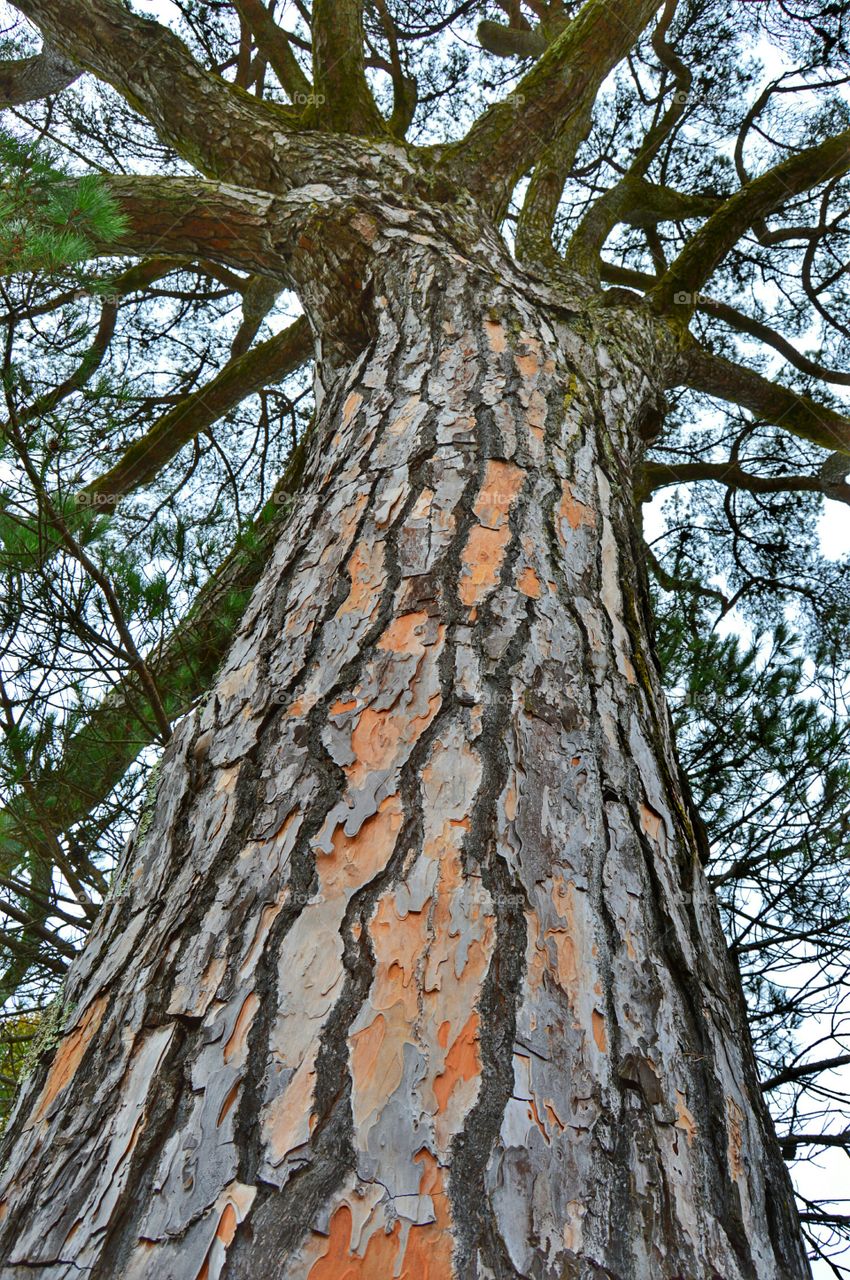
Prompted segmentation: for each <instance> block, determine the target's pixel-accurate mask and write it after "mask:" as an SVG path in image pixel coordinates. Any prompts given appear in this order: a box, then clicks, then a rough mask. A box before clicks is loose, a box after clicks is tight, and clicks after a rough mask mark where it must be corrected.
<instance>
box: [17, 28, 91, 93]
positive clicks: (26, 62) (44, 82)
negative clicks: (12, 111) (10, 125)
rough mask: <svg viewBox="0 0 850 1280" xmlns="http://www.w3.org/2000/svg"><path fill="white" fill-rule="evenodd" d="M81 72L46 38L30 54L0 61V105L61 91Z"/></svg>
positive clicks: (80, 68)
mask: <svg viewBox="0 0 850 1280" xmlns="http://www.w3.org/2000/svg"><path fill="white" fill-rule="evenodd" d="M82 74H83V69H82V67H78V66H77V65H76V63H74V62H72V61H71V60H70V58H66V57H65V55H64V54H62V53H60V52H59V51H58V50H57V49H54V48H53V47H52V46H51V45H50V44H48V43H47V41H45V42H44V44H43V45H42V49H41V53H37V54H36V55H35V57H33V58H15V59H11V60H7V61H0V107H20V106H23V104H24V103H26V102H35V101H37V100H38V99H39V98H49V97H51V95H52V94H54V93H61V92H62V90H63V89H67V88H68V85H69V84H73V83H74V81H75V80H78V79H79V78H80V76H81V75H82Z"/></svg>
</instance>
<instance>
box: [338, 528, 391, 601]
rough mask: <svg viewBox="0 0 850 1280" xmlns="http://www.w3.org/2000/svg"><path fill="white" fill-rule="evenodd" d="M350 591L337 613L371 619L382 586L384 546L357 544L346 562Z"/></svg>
mask: <svg viewBox="0 0 850 1280" xmlns="http://www.w3.org/2000/svg"><path fill="white" fill-rule="evenodd" d="M348 575H349V577H350V579H351V589H350V590H349V592H348V595H347V596H346V598H345V600H343V602H342V604H341V605H340V606H339V610H338V613H340V614H346V613H359V614H362V615H363V616H364V617H367V618H368V617H371V615H372V613H373V612H374V610H375V608H376V607H377V604H378V600H379V599H380V594H381V589H382V587H383V585H384V582H385V579H386V575H385V573H384V544H383V543H382V542H372V543H366V542H358V544H357V546H356V547H355V548H354V550H353V552H352V553H351V556H350V558H349V561H348Z"/></svg>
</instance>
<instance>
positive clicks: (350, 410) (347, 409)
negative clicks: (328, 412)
mask: <svg viewBox="0 0 850 1280" xmlns="http://www.w3.org/2000/svg"><path fill="white" fill-rule="evenodd" d="M362 403H363V397H362V396H361V394H360V392H359V391H352V392H351V394H350V395H349V396H348V398H347V400H346V402H345V404H344V405H343V406H342V425H343V426H344V427H347V426H348V424H349V423H350V422H351V419H352V418H353V417H354V415H355V413H356V412H357V410H358V409H359V408H360V406H361V404H362Z"/></svg>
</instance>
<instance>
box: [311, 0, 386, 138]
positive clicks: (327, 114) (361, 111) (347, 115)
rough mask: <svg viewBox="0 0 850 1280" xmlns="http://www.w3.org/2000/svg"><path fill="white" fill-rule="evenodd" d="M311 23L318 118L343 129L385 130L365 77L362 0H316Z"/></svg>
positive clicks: (327, 126)
mask: <svg viewBox="0 0 850 1280" xmlns="http://www.w3.org/2000/svg"><path fill="white" fill-rule="evenodd" d="M311 26H312V33H313V85H314V92H315V99H316V100H315V103H314V104H313V105H314V108H315V110H314V118H315V120H316V122H317V123H318V124H319V125H320V126H321V127H322V128H325V129H333V130H336V131H338V132H340V133H357V134H381V133H385V132H386V130H387V125H386V121H385V120H384V118H383V116H382V115H381V113H380V111H379V110H378V108H377V105H376V103H375V99H374V98H373V97H372V90H371V89H370V88H369V82H368V80H367V79H366V64H365V58H364V49H363V40H364V36H363V3H362V0H313V8H312V22H311Z"/></svg>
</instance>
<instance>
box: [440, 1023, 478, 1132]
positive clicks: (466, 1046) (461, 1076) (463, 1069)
mask: <svg viewBox="0 0 850 1280" xmlns="http://www.w3.org/2000/svg"><path fill="white" fill-rule="evenodd" d="M480 1074H481V1059H480V1056H479V1053H478V1014H477V1013H471V1014H470V1015H469V1018H468V1019H467V1022H466V1025H465V1026H464V1028H463V1030H462V1031H461V1033H460V1035H459V1036H458V1037H457V1039H456V1040H455V1042H454V1044H453V1045H452V1047H451V1048H450V1049H449V1051H448V1053H447V1054H446V1062H445V1066H444V1067H443V1070H442V1071H441V1072H440V1074H439V1075H438V1076H437V1078H436V1080H435V1081H434V1097H435V1098H436V1099H437V1110H438V1111H445V1109H446V1103H447V1102H448V1100H449V1098H450V1097H451V1094H452V1092H453V1091H454V1089H455V1087H456V1085H458V1084H459V1083H460V1082H461V1081H463V1082H466V1081H467V1080H473V1079H475V1077H476V1076H478V1075H480Z"/></svg>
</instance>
